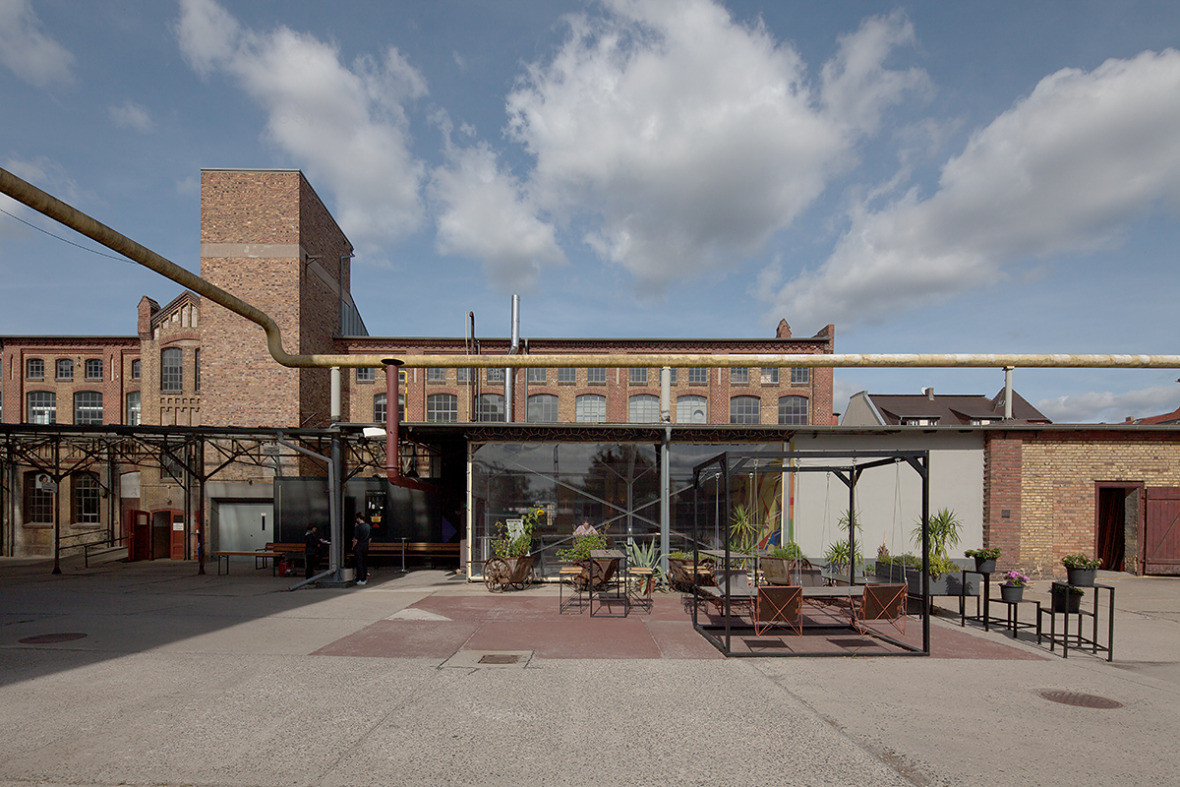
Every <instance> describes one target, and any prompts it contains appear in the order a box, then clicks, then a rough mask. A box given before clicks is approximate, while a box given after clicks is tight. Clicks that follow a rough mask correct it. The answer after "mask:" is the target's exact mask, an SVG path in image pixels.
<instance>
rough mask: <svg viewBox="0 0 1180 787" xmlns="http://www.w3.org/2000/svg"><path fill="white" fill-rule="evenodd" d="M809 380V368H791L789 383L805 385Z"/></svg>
mask: <svg viewBox="0 0 1180 787" xmlns="http://www.w3.org/2000/svg"><path fill="white" fill-rule="evenodd" d="M810 382H811V369H810V368H808V367H806V366H804V367H801V368H794V369H791V384H792V385H807V384H808V383H810Z"/></svg>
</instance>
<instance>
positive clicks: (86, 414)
mask: <svg viewBox="0 0 1180 787" xmlns="http://www.w3.org/2000/svg"><path fill="white" fill-rule="evenodd" d="M74 423H75V424H79V425H83V426H86V425H98V424H101V423H102V394H101V393H99V392H98V391H78V392H77V393H76V394H74Z"/></svg>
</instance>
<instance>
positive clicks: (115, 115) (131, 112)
mask: <svg viewBox="0 0 1180 787" xmlns="http://www.w3.org/2000/svg"><path fill="white" fill-rule="evenodd" d="M108 111H109V113H110V116H111V122H112V123H114V124H115V125H116V126H118V127H119V128H129V129H132V130H134V131H140V132H143V133H145V134H146V133H147V132H149V131H151V130H152V129H154V128H155V127H156V124H155V122H154V121H153V120H152V116H151V115H150V114H149V113H148V111H147V109H145V108H144V107H142V106H140V105H139V104H136V103H135V102H134V101H124V102H123V103H122V104H120V105H119V106H117V107H111V108H110V109H109V110H108Z"/></svg>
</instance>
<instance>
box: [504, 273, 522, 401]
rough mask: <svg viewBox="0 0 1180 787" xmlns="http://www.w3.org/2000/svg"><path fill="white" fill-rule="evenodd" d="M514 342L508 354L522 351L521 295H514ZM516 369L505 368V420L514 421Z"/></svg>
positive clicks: (510, 345) (509, 346)
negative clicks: (514, 377)
mask: <svg viewBox="0 0 1180 787" xmlns="http://www.w3.org/2000/svg"><path fill="white" fill-rule="evenodd" d="M511 329H512V343H511V344H509V345H508V354H509V355H517V354H519V353H520V296H519V295H513V296H512V328H511ZM513 372H514V370H513V369H512V368H511V367H508V368H505V369H504V420H505V421H506V422H508V423H512V418H513V415H512V409H513V408H512V402H513V400H514V398H515V394H514V391H513V385H512V383H513V379H512V375H513Z"/></svg>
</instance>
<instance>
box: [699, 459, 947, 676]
mask: <svg viewBox="0 0 1180 787" xmlns="http://www.w3.org/2000/svg"><path fill="white" fill-rule="evenodd" d="M899 463H904V464H906V465H908V466H909V467H910V468H912V469H913V470H914V472H916V473H917V474H918V475H919V477H920V478H921V481H922V498H921V499H922V513H921V525H922V593H921V599H922V605H921V607H922V611H921V620H922V645H921V647H920V648H917V647H915V646H914V645H912V644H910V643H907V642H903V641H901V640H898V639H895V638H893V637H889V636H886V635H884V634H881V633H879V632H873V633H872V636H874V637H876V638H878V639H882V640H884V641H886V642H888V643H889V644H891V645H893V646H894V647H896V648H897V650H893V651H882V652H880V653H879V654H876V655H882V656H901V655H906V656H909V655H913V656H928V655H930V603H929V601H930V576H929V573H928V568H929V561H930V543H929V541H930V539H929V531H928V522H929V516H930V452H929V451H928V450H924V449H923V450H899V451H783V452H768V451H727V452H725V453H721V454H718V455H717V456H715V457H713V458H712V459H708V460H706V461H704V462H701V463H700V464H698V465H696V466H695V467H694V468H693V531H692V541H693V544H694V549H693V567H694V570H695V569H697V568H698V567H699V566H700V561H701V558H700V554H701V550H700V546H701V544H703V543H705V538H706V536H707V534H706V533H705V532H704V529H705V525H706V523H705V522H704V521H703V520H704V516H703V515H704V514H705V513H706V512H708V508H707V506H708V504H710V503H711V504H712V512H711V513H712V517H711V521H712V522H713V523H714V525H715V526H716V525H717V523H721V525H720V527H719V530H720V532H721V533H723V534H724V536H723V544H724V546H723V550H724V560H725V565H726V566H729V565H730V564H731V556H733V557H736V558H737V559H738V560H742V559H744V558H747V557H749V556H748V555H745V554H743V553H740V552H735V551H734V550H733V548H732V547H733V544H732V543H731V541H732V537H731V532H730V527H729V516H730V513H731V512H732V510H733V500H732V488H731V481H732V479H733V478H734V477H735V476H738V475H753V476H759V475H762V474H765V473H775V474H786V473H792V474H794V473H831V474H832V475H834V476H835V477H836V478H838V479H839V480H840V481H842V482H843V483H844V484H845V486H847V487H848V513H849V516H848V547H849V550H848V551H849V561H848V577H847V581H848V584H849V585H854V584H856V583H857V577H856V561H855V559H854V556H855V554H856V513H855V512H856V504H855V503H856V497H855V495H856V484H857V481H859V480H860V477H861V474H862V473H864V472H865V471H866V470H871V469H874V468H879V467H886V466H894V465H897V464H899ZM730 590H731V589H730V577H729V574H728V572H726V573H725V589H724V608H723V614H722V618H723V621H722V623H720V624H716V623H708V622H702V621H701V619H700V615H699V608H700V604H699V602H698V599H695V598H694V603H693V606H692V622H693V627H694V628H695V629H696V630H697V631H698V632H699V633H700V634H701V635H702V636H704V637H705V639H706V640H708V641H709V642H710V643H711V644H712V645H713V646H714V647H716V648H717V649H718V650H720V651H721V652H722V653H724V654H725V655H726V656H833V655H845V654H840V653H833V652H832V651H831V650H823V651H801V650H793V649H792V650H781V651H778V652H774V651H767V650H759V651H735V649H734V647H733V637H734V631H735V629H738V630H741V629H749V628H750V626H749V625H746V624H742V625H735V619H738V621H739V622H740V618H737V616H736V615H735V614H733V610H732V608H731V603H730V601H731V597H730ZM694 592H695V588H694ZM828 628H829V629H830V628H831V627H828ZM849 628H851V626H849ZM803 636H807V635H806V634H805V635H803Z"/></svg>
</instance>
